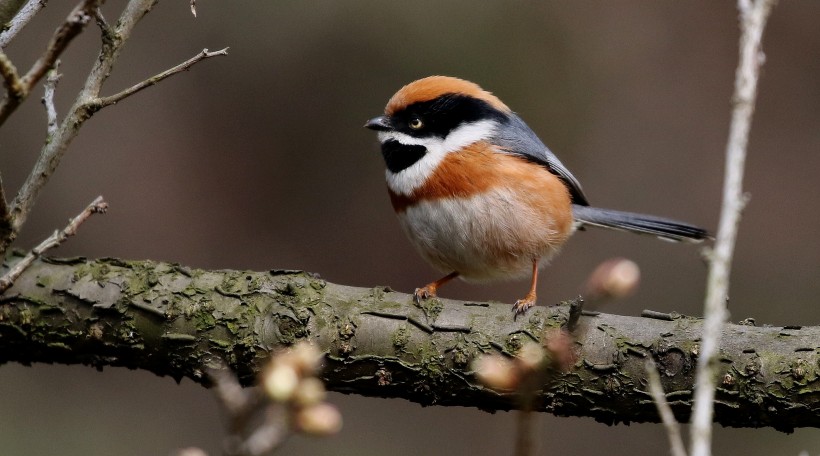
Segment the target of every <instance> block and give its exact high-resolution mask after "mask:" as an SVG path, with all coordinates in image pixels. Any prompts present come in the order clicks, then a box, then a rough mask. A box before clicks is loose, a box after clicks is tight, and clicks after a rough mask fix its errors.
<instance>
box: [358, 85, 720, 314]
mask: <svg viewBox="0 0 820 456" xmlns="http://www.w3.org/2000/svg"><path fill="white" fill-rule="evenodd" d="M364 126H365V127H366V128H369V129H371V130H375V131H376V132H378V138H379V141H380V143H381V152H382V156H383V158H384V162H385V165H386V167H387V170H386V172H385V173H386V177H387V191H388V193H389V195H390V201H391V203H392V205H393V209H394V210H395V211H396V215H397V216H398V218H399V222H400V224H401V227H402V229H403V230H404V232H405V234H407V237H408V238H409V239H410V242H412V244H413V246H414V247H415V248H416V250H418V252H419V253H420V254H421V256H422V257H424V259H425V260H427V261H428V262H429V263H430V264H431V265H432V266H433V267H435V268H436V269H439V270H440V271H442V272H444V273H447V275H445V276H444V277H442V278H440V279H438V280H436V281H434V282H431V283H429V284H427V285H425V286H423V287H421V288H418V289H416V291H415V293H414V298H415V300H416V302H420V301H421V300H423V299H427V298H430V297H434V296H436V292H437V291H438V289H439V288H440V287H441V286H442V285H444V284H445V283H447V282H449V281H451V280H453V279H455V278H456V277H460V278H462V279H464V280H466V281H468V282H485V281H491V280H496V279H511V278H520V277H526V276H528V275H529V276H530V277H531V283H530V290H529V292H528V293H527V295H526V296H524V298H522V299H519V300H518V301H516V303H515V304H514V305H513V312H514V313H515V315H516V316H517V315H519V314H522V313H524V312H526V311H527V309H529V308H530V307H532V306H533V305H535V301H536V283H537V280H538V270H539V268H540V267H541V266H544V265H545V264H547V263H548V262H549V261H550V259H551V258H553V257H554V256H555V255H556V254H557V253H558V251H559V250H560V249H561V246H562V245H563V244H564V243H565V242H566V241H567V239H568V238H569V236H570V235H571V234H572V233H573V232H574V231H575V230H576V229H579V228H580V229H582V227H584V226H598V227H604V228H611V229H616V230H625V231H632V232H636V233H644V234H651V235H655V236H657V237H659V238H662V239H666V240H673V241H692V242H700V241H702V240H704V239H706V238H707V237H708V236H709V234H708V233H707V232H706V230H704V229H702V228H698V227H696V226H692V225H689V224H686V223H681V222H678V221H675V220H670V219H666V218H661V217H654V216H650V215H642V214H634V213H631V212H622V211H616V210H611V209H600V208H596V207H591V206H590V205H589V202H588V200H587V197H586V195H585V194H584V191H583V189H582V188H581V184H580V183H579V182H578V179H576V178H575V176H573V175H572V173H570V172H569V170H568V169H567V168H566V167H565V166H564V165H563V164H561V162H560V161H559V160H558V157H556V156H555V155H554V154H553V153H552V152H551V151H550V150H549V149H548V148H547V147H546V146H545V145H544V143H542V142H541V140H540V139H538V136H536V134H535V133H534V132H533V131H532V130H531V129H530V128H529V127H528V126H527V124H526V123H524V121H523V120H521V118H520V117H519V116H518V115H517V114H515V113H514V112H513V111H511V110H510V108H508V107H507V105H505V104H504V103H503V102H502V101H501V100H499V99H498V97H496V96H495V95H493V94H492V93H490V92H487V91H485V90H484V89H482V88H481V87H479V86H478V85H477V84H475V83H472V82H469V81H465V80H463V79H458V78H454V77H448V76H430V77H427V78H424V79H419V80H417V81H414V82H411V83H410V84H407V85H406V86H404V87H402V88H401V89H400V90H399V91H398V92H396V93H395V94H394V95H393V97H392V98H390V100H389V101H388V102H387V106H386V107H385V110H384V115H382V116H378V117H374V118H373V119H370V120H368V121H367V123H366V124H365V125H364Z"/></svg>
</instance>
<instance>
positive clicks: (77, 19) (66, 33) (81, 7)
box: [0, 0, 104, 125]
mask: <svg viewBox="0 0 820 456" xmlns="http://www.w3.org/2000/svg"><path fill="white" fill-rule="evenodd" d="M103 1H104V0H83V1H82V2H80V3H79V4H78V5H77V6H76V7H75V8H74V10H73V11H71V13H70V14H69V15H68V17H67V18H66V20H65V22H63V23H62V24H60V26H59V27H57V30H55V31H54V34H53V35H52V36H51V41H49V43H48V46H47V47H46V50H45V52H43V55H41V56H40V58H39V59H37V61H36V62H34V65H32V67H31V69H30V70H29V71H28V72H27V73H26V74H25V76H23V77H22V87H23V89H24V90H23V91H22V92H17V94H18V95H17V96H15V95H14V94H12V96H7V97H6V98H5V99H3V101H2V102H0V125H2V124H3V123H4V122H5V121H6V119H8V117H9V116H10V115H11V113H13V112H14V111H15V110H16V109H17V107H18V106H20V103H22V102H23V100H25V98H26V97H27V96H28V94H29V93H30V92H31V89H32V87H34V85H35V84H37V82H39V81H40V79H42V77H43V76H44V75H45V74H46V72H47V71H48V70H50V69H51V68H52V67H53V66H54V62H56V61H57V59H58V58H59V57H60V55H61V54H62V53H63V51H65V49H66V48H67V47H68V44H69V43H71V41H72V40H73V39H74V38H75V37H76V36H77V35H79V34H80V32H82V31H83V29H84V28H85V26H86V25H87V24H88V21H89V20H90V19H91V17H93V16H94V10H95V9H97V8H98V7H99V6H100V5H101V4H102V3H103Z"/></svg>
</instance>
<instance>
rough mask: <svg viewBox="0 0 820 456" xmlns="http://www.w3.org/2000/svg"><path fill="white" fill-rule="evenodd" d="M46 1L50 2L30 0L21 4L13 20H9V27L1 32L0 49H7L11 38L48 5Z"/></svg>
mask: <svg viewBox="0 0 820 456" xmlns="http://www.w3.org/2000/svg"><path fill="white" fill-rule="evenodd" d="M46 3H48V0H28V1H27V2H26V4H25V5H22V6H21V7H20V9H19V10H18V11H17V12H16V14H15V15H14V17H13V18H12V19H11V21H9V22H8V27H7V28H4V29H3V31H2V32H0V49H5V47H6V46H8V44H9V43H10V42H11V40H13V39H14V37H15V36H17V34H18V33H20V30H23V27H25V26H26V25H27V24H28V23H29V22H30V21H31V19H32V18H34V16H35V15H36V14H37V13H38V12H40V10H41V9H43V8H44V7H45V6H46ZM3 22H6V21H5V20H4V21H3Z"/></svg>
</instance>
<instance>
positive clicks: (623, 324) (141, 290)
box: [0, 258, 820, 431]
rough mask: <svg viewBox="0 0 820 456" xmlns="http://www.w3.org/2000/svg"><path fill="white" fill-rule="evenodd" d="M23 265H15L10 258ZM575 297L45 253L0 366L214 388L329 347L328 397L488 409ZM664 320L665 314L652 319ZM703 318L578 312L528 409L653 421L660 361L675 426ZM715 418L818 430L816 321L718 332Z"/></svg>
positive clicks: (2, 313) (3, 327) (3, 336)
mask: <svg viewBox="0 0 820 456" xmlns="http://www.w3.org/2000/svg"><path fill="white" fill-rule="evenodd" d="M17 261H19V258H11V259H10V260H9V261H8V263H9V265H12V266H13V264H14V263H16V262H17ZM569 313H570V312H569V306H567V305H564V306H558V307H550V308H545V307H536V308H534V309H532V312H530V313H529V314H527V315H526V317H525V318H519V319H518V321H514V320H513V319H512V317H511V315H510V314H509V306H508V305H503V304H487V303H475V302H460V301H449V300H438V299H435V300H430V301H428V302H426V303H424V304H423V307H418V306H416V305H414V304H413V301H412V299H411V297H410V296H409V295H407V294H403V293H395V292H392V291H390V290H389V289H385V288H384V287H377V288H370V289H366V288H354V287H348V286H342V285H335V284H332V283H328V282H325V281H323V280H321V279H318V278H316V277H314V276H311V275H310V274H306V273H302V272H298V271H271V272H252V271H205V270H196V269H189V268H186V267H184V266H179V265H175V264H168V263H155V262H150V261H123V260H117V259H104V260H97V261H88V260H85V259H73V260H49V259H46V260H38V261H35V262H34V263H33V264H32V265H31V267H29V268H28V269H27V270H26V272H24V273H23V274H22V275H21V276H20V277H19V278H18V280H17V281H16V282H15V283H14V285H13V286H12V287H11V288H9V289H8V290H7V291H6V292H5V294H3V295H0V363H2V362H9V361H17V362H22V363H32V362H48V363H71V364H78V363H81V364H87V365H92V366H95V367H98V368H102V367H104V366H127V367H130V368H139V369H146V370H149V371H151V372H154V373H156V374H158V375H170V376H172V377H174V378H176V379H181V378H182V377H188V378H191V379H193V380H194V381H197V382H200V383H207V381H206V376H205V374H204V372H205V370H206V369H207V368H209V367H215V366H219V365H221V363H222V362H223V360H224V362H225V363H227V365H228V366H229V367H230V368H231V369H233V370H235V371H236V372H237V373H238V375H239V377H240V379H241V380H242V381H243V383H245V384H250V383H252V382H253V381H254V378H255V376H256V374H257V373H258V371H259V369H260V367H261V366H262V365H263V362H264V360H265V359H266V358H267V357H268V356H269V355H270V353H271V352H272V351H274V350H275V349H277V348H281V347H282V346H286V345H290V344H293V343H294V342H295V341H296V340H300V339H307V340H310V341H311V342H312V343H313V344H315V345H316V346H317V347H319V348H320V349H321V350H323V351H324V352H325V353H326V358H325V361H326V363H325V364H326V368H325V370H324V373H323V374H322V375H323V379H324V380H325V381H326V382H327V384H328V387H329V388H330V389H331V390H335V391H339V392H343V393H355V394H362V395H368V396H379V397H401V398H405V399H408V400H411V401H415V402H419V403H422V404H440V405H461V406H471V407H479V408H481V409H485V410H508V409H512V408H515V407H516V402H515V397H514V395H513V394H512V393H511V394H505V393H497V392H494V391H491V390H490V389H488V388H485V387H483V386H481V385H480V384H479V383H478V382H477V381H476V379H475V377H474V375H473V372H472V371H471V368H470V363H471V360H472V359H473V358H474V357H476V356H477V355H479V354H482V353H489V352H496V353H502V354H507V355H509V354H511V353H513V352H515V351H516V350H517V349H518V347H520V346H521V345H522V343H523V342H525V341H527V340H537V339H538V337H539V336H540V334H541V333H542V332H544V331H546V330H549V329H554V328H556V327H560V326H562V325H564V324H565V323H566V322H567V320H568V318H569ZM654 315H660V314H657V313H656V314H654ZM702 323H703V322H702V320H699V319H695V318H689V317H674V316H671V315H666V316H663V318H660V317H656V318H645V317H625V316H617V315H607V314H597V315H585V316H581V317H580V319H579V321H578V323H577V327H576V329H575V331H574V336H575V337H576V338H577V352H578V353H577V356H578V358H577V359H578V360H579V361H578V362H577V363H576V365H575V366H574V367H573V368H572V369H570V371H569V372H567V373H564V374H560V375H558V376H557V377H555V378H554V380H552V381H551V382H550V383H549V384H546V385H543V387H542V389H541V390H540V391H538V392H537V394H536V396H535V400H534V402H533V407H534V410H540V411H548V412H551V413H554V414H557V415H573V416H591V417H594V418H595V419H596V420H599V421H603V422H607V423H615V422H645V421H651V422H657V421H658V413H657V410H656V408H655V404H654V401H653V400H652V397H651V395H650V393H649V392H648V387H647V384H646V378H645V375H646V373H645V361H646V359H648V358H652V359H654V361H655V363H656V364H657V365H658V368H659V370H660V373H661V375H662V382H663V387H664V390H665V391H667V394H666V399H667V401H668V402H669V405H670V407H671V408H672V410H673V411H674V413H675V415H676V417H677V418H678V420H686V419H688V418H689V414H690V411H691V406H692V399H693V393H692V390H693V383H694V370H695V364H696V362H697V358H698V354H699V352H700V345H699V342H698V340H699V339H698V338H699V336H700V332H701V329H702ZM722 331H723V339H724V341H725V342H724V343H723V345H722V347H721V348H722V351H721V357H720V364H719V373H720V375H721V377H720V378H722V381H721V384H720V386H719V388H718V389H717V397H716V409H715V420H716V421H717V422H719V423H722V424H724V425H728V426H741V427H761V426H771V427H774V428H777V429H781V430H786V431H788V430H792V429H793V428H794V427H802V426H815V427H816V426H820V413H817V412H818V409H820V381H818V379H820V369H818V361H820V354H819V353H818V352H817V351H816V350H815V347H818V346H820V327H802V328H801V327H780V328H778V327H753V326H741V325H724V326H723V328H722Z"/></svg>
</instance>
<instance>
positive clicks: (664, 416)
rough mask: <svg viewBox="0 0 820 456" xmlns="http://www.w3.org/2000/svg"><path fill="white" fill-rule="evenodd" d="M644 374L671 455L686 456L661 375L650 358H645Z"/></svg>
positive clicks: (678, 426)
mask: <svg viewBox="0 0 820 456" xmlns="http://www.w3.org/2000/svg"><path fill="white" fill-rule="evenodd" d="M646 376H647V380H649V394H651V395H652V400H653V401H655V406H656V407H657V408H658V415H659V416H660V417H661V422H662V423H663V427H664V428H665V429H666V435H667V437H669V447H670V449H671V450H672V456H686V448H685V447H684V446H683V437H681V433H680V425H679V424H678V420H676V419H675V414H674V413H672V408H671V407H669V403H668V402H666V393H664V391H663V386H662V385H661V376H660V374H659V373H658V368H657V366H655V361H653V360H652V358H649V359H647V360H646Z"/></svg>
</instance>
